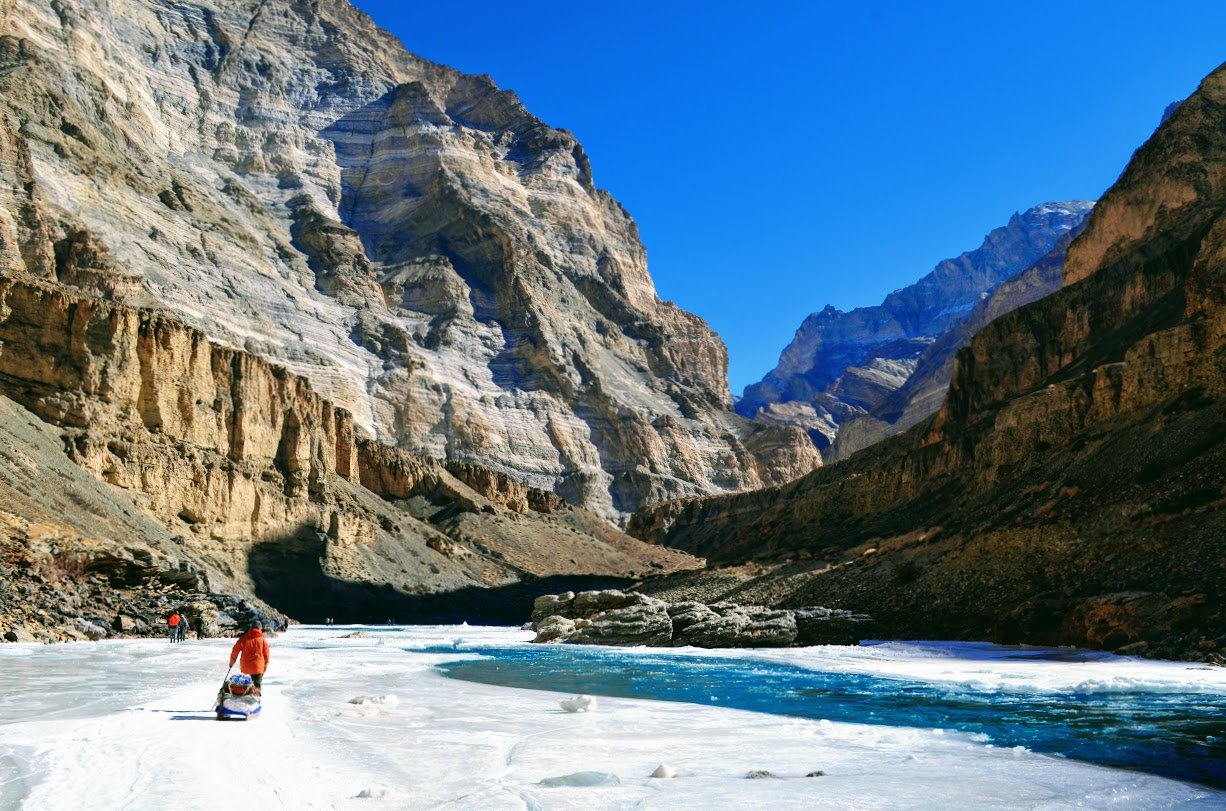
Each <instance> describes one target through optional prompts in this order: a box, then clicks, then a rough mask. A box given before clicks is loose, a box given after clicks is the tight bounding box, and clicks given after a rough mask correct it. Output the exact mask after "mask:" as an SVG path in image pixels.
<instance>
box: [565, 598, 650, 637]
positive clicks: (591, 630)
mask: <svg viewBox="0 0 1226 811" xmlns="http://www.w3.org/2000/svg"><path fill="white" fill-rule="evenodd" d="M580 596H582V595H580ZM632 596H634V597H638V598H641V601H637V602H635V603H634V604H632V605H628V606H626V607H624V608H611V609H609V610H607V611H601V612H599V613H597V614H593V615H591V616H590V617H585V618H580V619H586V620H587V623H586V624H583V625H581V624H580V623H579V622H576V624H575V630H574V633H572V634H571V635H570V637H569V638H568V639H567V640H566V641H567V642H576V643H580V644H587V645H650V646H665V645H669V644H670V643H671V642H672V638H673V623H672V620H670V619H669V617H668V604H667V603H665V602H664V601H663V600H657V599H655V598H654V597H647V596H646V595H642V594H636V595H632ZM575 600H576V602H577V601H578V597H576V598H575Z"/></svg>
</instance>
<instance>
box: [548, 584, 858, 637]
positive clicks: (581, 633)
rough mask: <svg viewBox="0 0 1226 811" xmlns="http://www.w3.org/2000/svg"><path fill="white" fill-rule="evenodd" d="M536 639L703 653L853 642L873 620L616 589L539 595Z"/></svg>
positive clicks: (843, 613) (837, 612)
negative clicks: (686, 647) (707, 650)
mask: <svg viewBox="0 0 1226 811" xmlns="http://www.w3.org/2000/svg"><path fill="white" fill-rule="evenodd" d="M532 618H533V622H532V629H533V630H535V631H536V632H537V636H536V639H534V640H533V641H534V642H574V643H580V644H602V645H654V646H669V645H674V646H681V645H693V646H695V647H700V648H749V647H754V648H778V647H788V646H790V645H854V644H857V643H858V642H859V641H860V640H861V639H862V638H864V637H865V636H867V635H868V629H869V628H870V627H871V625H872V618H871V617H869V616H868V615H866V614H853V613H852V612H850V611H840V610H835V609H830V608H820V607H812V608H799V609H774V608H767V607H765V606H758V605H738V604H736V603H730V602H719V603H712V604H711V605H707V604H706V603H700V602H696V601H687V602H680V603H673V604H669V603H667V602H665V601H664V600H661V599H659V598H656V597H651V596H649V595H646V594H639V593H637V592H624V591H618V590H616V589H605V590H602V591H585V592H581V593H580V594H578V595H573V594H572V593H571V592H564V593H562V594H550V595H545V596H542V597H538V598H537V600H536V602H535V604H534V609H533V614H532Z"/></svg>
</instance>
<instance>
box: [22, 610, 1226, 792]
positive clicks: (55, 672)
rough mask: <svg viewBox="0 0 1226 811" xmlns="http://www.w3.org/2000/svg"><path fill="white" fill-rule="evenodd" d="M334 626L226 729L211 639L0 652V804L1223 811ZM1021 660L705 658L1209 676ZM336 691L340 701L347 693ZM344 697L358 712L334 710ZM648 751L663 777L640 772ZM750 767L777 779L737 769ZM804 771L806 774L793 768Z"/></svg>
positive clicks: (1097, 678) (1004, 755)
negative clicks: (609, 692) (464, 678)
mask: <svg viewBox="0 0 1226 811" xmlns="http://www.w3.org/2000/svg"><path fill="white" fill-rule="evenodd" d="M349 630H353V629H352V628H340V627H336V626H331V627H326V628H325V627H306V628H295V629H293V630H291V631H290V632H289V633H288V634H284V635H281V636H279V637H277V638H275V639H272V640H271V645H272V657H271V664H270V669H269V672H268V675H267V677H266V679H265V681H264V710H263V713H262V716H263V717H261V718H260V719H258V720H254V721H244V722H228V723H219V722H217V721H214V720H212V716H211V714H210V713H209V708H210V706H211V702H212V699H213V697H214V695H215V693H216V690H217V687H218V685H219V684H220V683H221V679H222V675H223V673H224V672H225V664H226V661H227V656H228V653H229V648H230V643H229V642H227V641H226V640H215V641H203V642H194V643H188V644H183V645H169V644H167V643H166V642H164V641H115V642H101V643H78V644H72V645H56V646H45V647H44V646H32V645H6V646H3V647H0V674H3V676H4V678H3V679H0V808H5V809H7V808H12V807H22V808H29V809H56V811H59V809H68V808H136V809H140V808H176V809H196V808H200V809H204V808H208V809H216V808H219V807H237V806H240V805H241V806H242V807H250V808H262V809H271V808H425V807H433V806H445V807H448V808H479V809H483V811H485V810H486V809H491V810H492V809H502V808H507V809H524V808H539V809H579V808H583V809H589V808H630V807H643V808H679V809H680V808H693V809H700V808H701V809H709V808H713V807H721V808H728V807H742V808H772V809H775V808H779V809H786V808H814V807H823V808H864V807H874V808H882V807H909V808H913V807H932V808H935V807H941V808H949V807H958V806H963V807H969V806H973V807H977V808H985V807H987V808H992V807H997V808H1005V807H1009V808H1013V807H1026V808H1063V807H1068V806H1074V805H1076V806H1081V807H1087V808H1106V807H1111V808H1153V807H1180V806H1189V805H1195V806H1196V807H1211V806H1218V807H1220V806H1222V805H1223V804H1226V795H1224V794H1223V793H1221V792H1214V791H1213V790H1211V789H1207V788H1204V787H1200V786H1192V785H1188V784H1184V783H1179V782H1176V781H1171V780H1164V779H1161V778H1158V777H1153V776H1149V775H1145V774H1139V773H1135V772H1126V771H1118V770H1112V769H1106V768H1101V767H1097V766H1092V765H1089V764H1085V763H1079V762H1075V761H1069V760H1064V759H1061V758H1055V757H1048V756H1043V755H1039V754H1035V753H1032V752H1029V751H1026V750H1024V749H1014V748H1003V747H992V746H989V745H987V744H985V743H983V742H982V741H980V740H976V739H975V738H974V737H973V736H969V735H964V734H957V733H950V732H943V731H941V730H933V729H916V728H908V727H890V726H871V725H864V724H850V723H831V722H829V721H815V720H807V719H801V718H792V717H785V716H777V715H767V714H760V713H751V712H743V711H738V710H730V709H724V708H719V707H710V706H699V705H694V704H684V703H674V702H660V701H645V700H630V699H618V698H605V697H601V698H600V711H599V712H596V713H566V712H564V711H562V710H561V709H560V708H559V705H558V702H559V701H560V700H561V699H563V698H567V697H569V696H567V695H565V694H560V693H549V692H543V691H535V690H519V689H512V688H505V687H495V686H489V685H483V684H476V683H469V682H460V681H455V680H451V679H447V678H445V677H443V676H441V675H440V674H439V673H438V672H437V671H436V670H435V666H436V665H438V664H441V663H443V662H451V661H455V660H456V659H457V658H465V657H470V658H471V656H472V654H468V653H465V648H466V647H470V646H471V647H483V646H484V647H492V646H505V645H519V644H527V639H528V638H530V637H531V633H530V632H524V631H519V630H510V629H492V628H478V627H467V628H463V629H462V630H461V629H458V628H455V627H431V628H395V629H385V628H370V629H367V630H368V631H369V632H370V633H371V634H372V636H373V637H374V639H349V640H339V639H337V637H339V636H340V635H341V634H342V633H345V632H346V631H349ZM460 633H462V635H463V642H462V644H459V645H458V646H457V645H455V644H453V641H454V640H455V639H456V638H457V635H458V634H460ZM457 647H458V648H459V649H458V650H457V649H456V648H457ZM409 651H412V652H411V653H410V652H409ZM703 653H704V654H705V655H710V654H711V652H710V651H704V652H703ZM1025 653H1026V652H1025V651H1013V652H1010V651H1000V650H996V651H991V650H990V649H986V648H985V649H977V648H973V647H970V648H964V649H960V648H957V647H949V646H931V647H923V646H911V647H907V646H888V645H881V646H875V647H870V648H864V649H858V650H853V651H846V650H837V651H836V650H830V649H809V650H802V651H779V652H774V653H769V654H767V653H765V652H761V651H757V652H755V651H737V652H727V653H726V654H724V653H721V654H719V655H727V656H739V657H746V658H752V657H762V656H768V657H775V656H781V657H784V656H789V655H790V656H792V657H795V661H796V662H799V663H803V662H804V661H810V662H812V663H813V664H815V665H816V663H817V662H819V661H821V662H822V663H823V666H826V665H830V664H831V663H832V662H833V663H834V666H837V667H846V668H849V669H862V670H863V671H864V672H873V673H878V674H890V673H896V674H898V675H899V676H905V677H907V678H913V679H914V678H934V679H946V680H962V681H967V682H971V681H976V680H978V681H982V682H983V683H985V684H995V685H1006V686H1008V687H1009V688H1010V689H1019V690H1021V689H1027V685H1041V686H1044V689H1046V688H1048V687H1051V686H1052V685H1056V686H1060V685H1069V686H1075V685H1079V684H1084V683H1086V682H1093V683H1095V684H1111V683H1113V682H1112V680H1119V679H1126V680H1129V682H1130V683H1132V684H1162V685H1166V686H1167V687H1168V688H1169V687H1171V686H1172V685H1176V686H1182V687H1184V688H1186V689H1189V690H1207V689H1220V688H1221V687H1222V685H1223V683H1224V680H1226V674H1221V673H1214V672H1208V673H1206V672H1204V671H1202V670H1200V669H1197V668H1189V667H1185V666H1182V665H1176V664H1164V663H1150V662H1139V661H1133V660H1123V659H1118V658H1117V659H1102V660H1095V661H1088V662H1083V661H1075V662H1060V661H1047V660H1044V661H1033V660H1031V659H1028V658H1022V659H1011V658H1008V657H1009V656H1011V655H1021V654H1025ZM631 655H636V654H633V653H632V654H631ZM683 655H685V654H684V653H683ZM14 674H16V676H14ZM1213 685H1217V688H1214V687H1213ZM1036 689H1037V688H1036ZM393 696H395V697H396V700H391V697H393ZM355 698H356V699H360V700H361V701H360V702H359V703H350V701H351V699H355ZM367 699H369V700H367ZM380 699H382V700H380ZM363 709H370V710H377V711H378V712H377V713H374V714H367V713H365V712H355V710H363ZM661 763H667V764H669V766H670V768H673V769H675V770H676V772H677V774H678V776H677V777H676V778H675V779H671V780H659V779H652V778H651V777H650V776H649V775H651V773H652V771H653V769H655V768H656V767H657V766H658V765H660V764H661ZM757 770H764V771H769V772H771V773H772V774H774V775H776V776H777V778H778V779H771V780H748V779H746V775H747V774H748V773H750V772H752V771H757ZM815 771H822V772H824V773H825V774H824V776H822V777H818V778H806V777H805V775H807V774H810V773H812V772H815ZM584 772H599V773H602V774H608V775H615V776H616V777H617V778H618V781H619V783H618V784H617V785H600V786H558V787H549V786H545V785H542V781H545V780H549V779H551V778H558V777H566V776H569V775H576V774H580V773H584Z"/></svg>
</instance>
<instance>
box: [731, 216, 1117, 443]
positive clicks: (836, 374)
mask: <svg viewBox="0 0 1226 811" xmlns="http://www.w3.org/2000/svg"><path fill="white" fill-rule="evenodd" d="M1092 206H1093V203H1091V202H1089V201H1085V200H1078V201H1073V202H1069V203H1044V204H1043V205H1039V206H1035V207H1033V208H1031V209H1028V210H1027V211H1025V212H1023V213H1020V214H1014V215H1013V217H1012V218H1011V219H1010V220H1009V222H1008V223H1007V224H1006V225H1004V226H1001V227H1000V228H997V229H995V230H993V231H992V232H991V233H989V234H988V235H987V236H986V237H985V238H984V241H983V244H982V245H980V246H979V247H978V248H976V249H975V250H973V251H968V252H966V253H963V254H962V255H961V256H958V257H956V258H954V259H946V260H944V261H942V262H940V263H938V264H937V266H936V267H935V268H934V269H933V270H932V272H930V273H929V274H928V275H927V276H925V277H923V278H922V279H920V280H919V281H918V282H916V283H915V284H913V285H910V286H908V287H904V288H902V289H901V290H896V291H894V292H893V293H891V294H890V295H888V296H886V298H885V300H884V301H883V302H882V303H881V304H880V305H877V306H875V307H859V308H856V309H854V310H852V311H851V312H843V311H841V310H838V309H836V308H834V307H830V306H828V307H826V308H825V309H824V310H822V311H821V312H817V313H814V314H813V315H811V316H809V317H808V318H806V319H805V321H804V323H803V324H801V325H800V329H798V330H797V331H796V336H795V337H794V338H793V339H792V342H791V343H790V344H789V345H788V346H787V347H786V348H785V349H784V350H783V353H782V355H781V356H780V358H779V364H778V365H777V366H776V367H775V368H774V369H773V370H772V371H771V372H770V373H768V374H767V375H766V377H765V378H763V380H762V381H761V382H759V383H755V384H753V385H752V386H749V387H747V388H746V389H745V396H744V397H743V398H742V399H741V400H740V401H739V402H738V403H737V411H738V412H740V413H741V414H744V415H745V416H748V417H752V418H753V419H754V420H755V421H757V422H760V423H764V424H769V425H796V426H799V427H803V428H805V429H806V430H807V431H808V432H809V435H810V437H812V439H813V441H814V442H815V443H816V444H817V445H818V447H820V448H823V449H825V451H824V454H823V455H824V456H825V457H826V459H827V461H835V460H837V459H841V458H844V457H845V456H847V455H849V453H850V452H851V451H852V450H856V449H858V448H861V447H866V446H867V445H868V444H871V443H872V442H874V441H877V440H878V439H880V438H882V437H884V436H887V435H889V434H892V433H897V431H900V430H903V429H905V428H908V427H910V426H911V425H914V424H915V423H916V422H917V421H918V420H920V419H922V418H923V417H926V416H928V415H929V414H931V413H933V412H934V411H935V410H936V408H937V407H938V406H939V405H940V400H941V396H942V395H943V394H944V391H945V387H946V385H947V384H948V382H949V371H950V361H951V359H952V355H953V350H955V349H957V348H959V347H960V346H963V345H965V342H966V341H967V340H969V339H970V336H971V335H973V334H974V331H975V329H977V328H978V327H980V326H982V325H983V323H986V322H983V321H982V318H981V316H982V315H983V314H984V313H986V312H991V313H992V314H993V315H999V314H1001V313H1003V312H1007V310H1008V309H1009V308H1010V307H1009V306H1008V305H1009V304H1011V303H1013V306H1020V304H1021V303H1025V301H1027V300H1033V298H1029V299H1027V298H1025V297H1024V296H1018V295H1017V290H1018V289H1019V286H1017V285H1014V286H1012V287H1011V288H1009V289H1006V290H1004V291H1002V294H1001V295H998V296H995V300H994V301H993V302H992V303H991V304H986V303H985V300H986V299H987V298H989V297H990V296H992V294H993V293H994V292H995V291H996V290H997V289H999V288H1001V287H1002V286H1003V285H1005V284H1006V283H1007V282H1009V281H1010V280H1013V279H1014V277H1016V276H1017V275H1018V274H1020V273H1021V272H1022V271H1024V270H1026V269H1027V268H1029V267H1031V266H1032V265H1033V264H1035V263H1036V262H1038V261H1040V260H1041V259H1042V258H1043V257H1044V256H1045V255H1047V254H1049V253H1050V252H1052V251H1053V250H1058V255H1057V256H1056V257H1055V259H1054V261H1056V262H1057V263H1058V262H1059V260H1060V259H1061V258H1062V257H1063V249H1062V248H1060V249H1058V247H1057V246H1060V245H1061V244H1063V247H1064V248H1066V247H1067V245H1068V242H1067V241H1064V242H1063V243H1061V240H1062V239H1064V238H1066V237H1067V236H1068V235H1069V234H1070V232H1072V231H1074V230H1077V229H1079V228H1080V226H1081V225H1082V223H1083V222H1084V220H1085V218H1086V216H1087V215H1088V214H1089V212H1090V210H1091V208H1092ZM1048 264H1050V262H1049V263H1048ZM1057 271H1058V267H1057ZM1047 276H1050V274H1046V275H1045V276H1043V277H1042V278H1043V279H1044V280H1046V278H1047ZM1057 276H1058V272H1057ZM1023 286H1024V287H1025V288H1027V289H1030V290H1033V289H1034V288H1035V287H1036V286H1039V287H1043V285H1036V284H1035V283H1034V282H1033V281H1032V282H1030V283H1027V284H1025V285H1023ZM1057 287H1058V284H1055V283H1048V284H1047V286H1046V287H1043V290H1044V291H1045V292H1049V291H1050V290H1054V289H1056V288H1057ZM1014 302H1016V303H1014ZM903 389H905V390H906V391H902V390H903ZM866 416H867V417H868V419H867V420H866V419H865V417H866ZM856 423H859V424H858V425H857V424H856ZM849 425H854V426H855V428H854V429H853V433H854V436H853V437H852V438H847V439H845V440H844V441H843V442H841V443H836V438H838V437H840V436H841V434H842V432H843V430H844V428H845V427H846V426H849ZM832 443H835V445H836V446H835V447H833V448H831V447H830V446H831V444H832Z"/></svg>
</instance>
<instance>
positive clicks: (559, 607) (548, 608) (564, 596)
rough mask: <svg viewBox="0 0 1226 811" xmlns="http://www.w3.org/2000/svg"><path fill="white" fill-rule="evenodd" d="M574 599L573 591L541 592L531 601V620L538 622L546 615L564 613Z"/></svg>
mask: <svg viewBox="0 0 1226 811" xmlns="http://www.w3.org/2000/svg"><path fill="white" fill-rule="evenodd" d="M574 599H575V593H574V592H573V591H564V592H562V593H561V594H542V595H541V596H540V597H537V598H536V600H535V601H534V602H533V603H532V621H533V622H540V621H541V620H543V619H545V618H546V617H552V616H554V615H560V614H564V613H566V609H568V608H569V607H570V604H571V601H572V600H574Z"/></svg>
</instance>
